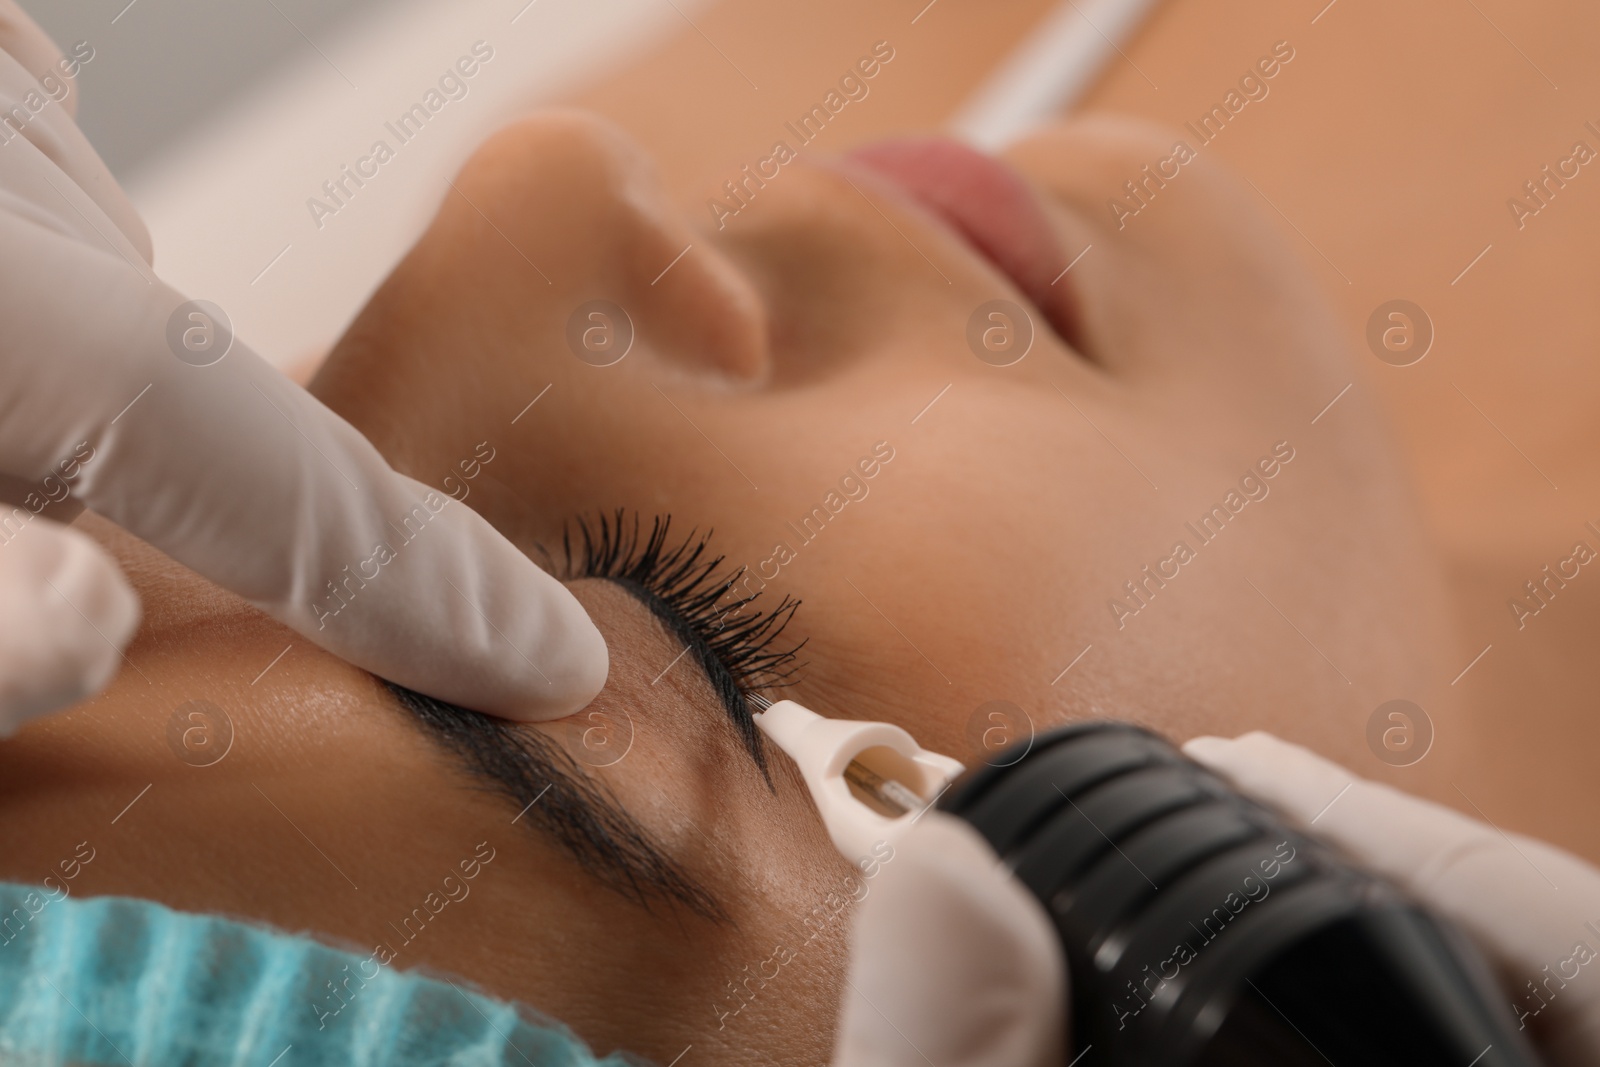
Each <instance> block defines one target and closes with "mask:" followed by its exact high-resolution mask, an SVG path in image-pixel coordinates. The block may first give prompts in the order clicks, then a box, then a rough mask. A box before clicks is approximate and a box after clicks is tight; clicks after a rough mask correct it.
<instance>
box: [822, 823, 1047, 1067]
mask: <svg viewBox="0 0 1600 1067" xmlns="http://www.w3.org/2000/svg"><path fill="white" fill-rule="evenodd" d="M866 884H867V886H868V887H869V890H868V895H867V897H866V899H865V900H863V901H862V902H861V904H860V906H859V908H858V909H857V912H856V915H855V919H854V922H853V924H852V926H851V931H850V977H849V984H848V985H847V986H846V987H845V1001H844V1011H843V1014H842V1017H841V1019H840V1025H839V1043H838V1047H837V1048H836V1049H835V1051H834V1059H833V1063H834V1067H927V1065H928V1064H930V1063H932V1064H937V1065H938V1067H1061V1064H1062V1063H1063V1062H1064V1060H1063V1059H1062V1055H1061V1054H1062V1050H1063V1049H1064V1048H1065V1041H1066V1023H1065V1010H1066V988H1067V978H1066V964H1065V962H1064V961H1063V960H1062V958H1061V950H1060V948H1059V947H1058V946H1057V942H1056V933H1055V929H1054V927H1052V926H1051V924H1050V919H1049V917H1048V916H1047V915H1046V914H1045V912H1044V909H1043V908H1042V907H1040V905H1039V902H1038V901H1037V900H1035V899H1034V898H1033V895H1032V894H1030V893H1029V892H1028V891H1027V889H1025V888H1024V887H1023V886H1022V885H1021V883H1019V882H1017V881H1016V880H1015V879H1013V878H1012V877H1011V875H1010V874H1009V873H1008V872H1007V871H1006V870H1005V869H1004V868H1003V867H1002V866H1001V865H1000V860H999V859H998V858H997V857H996V856H995V854H994V851H993V850H992V849H991V848H990V847H989V845H988V843H987V842H986V841H984V840H983V838H982V837H981V836H979V834H978V832H977V831H976V830H974V829H972V827H970V826H968V825H967V824H966V823H964V822H962V821H961V820H959V819H957V818H955V817H953V816H950V815H945V814H943V813H942V812H938V811H928V812H926V813H924V814H923V815H922V816H921V817H920V818H919V820H918V821H917V823H916V825H914V826H912V827H911V829H910V830H908V831H907V832H906V834H905V836H904V837H901V838H899V839H897V840H896V841H895V843H894V855H893V857H892V858H891V859H890V860H888V861H887V862H886V863H884V864H883V866H882V867H881V868H880V869H879V871H878V875H877V877H876V878H874V879H873V880H871V881H869V882H867V883H866Z"/></svg>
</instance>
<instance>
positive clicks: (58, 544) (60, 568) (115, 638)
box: [0, 519, 139, 737]
mask: <svg viewBox="0 0 1600 1067" xmlns="http://www.w3.org/2000/svg"><path fill="white" fill-rule="evenodd" d="M0 618H3V619H4V620H5V624H4V625H3V626H0V737H5V736H8V735H10V734H11V733H13V732H15V731H16V729H17V727H19V726H21V725H22V724H23V723H25V722H27V721H28V720H29V719H34V718H38V717H39V716H40V715H44V714H47V713H49V712H52V711H55V710H57V709H59V708H64V707H66V706H67V705H69V704H73V703H76V702H77V701H79V700H82V699H84V698H85V697H87V696H89V695H91V694H93V693H95V692H96V691H98V690H100V689H101V688H103V687H104V686H105V684H106V683H107V682H109V681H110V680H111V677H112V675H113V674H115V673H116V670H117V667H118V665H119V663H120V661H121V657H122V646H123V645H125V644H126V643H127V642H128V641H129V639H131V638H132V637H133V631H134V628H135V627H136V626H137V625H138V623H139V599H138V597H137V596H135V595H134V592H133V590H132V589H131V588H130V587H129V585H128V582H127V580H126V579H125V578H123V576H122V572H121V571H120V570H118V569H117V565H116V564H115V563H114V562H112V560H111V557H110V556H108V555H106V554H105V552H104V551H103V550H102V549H101V548H100V546H99V545H97V544H95V543H94V542H93V541H91V540H90V539H89V538H87V537H85V536H84V535H83V534H81V533H79V532H78V531H76V530H73V529H69V528H68V527H65V526H60V525H58V524H56V523H54V522H51V521H50V520H49V519H34V520H32V521H30V522H29V523H28V525H26V526H24V527H22V528H21V529H20V530H16V531H15V532H12V531H10V530H8V531H7V536H6V539H5V541H4V542H3V543H0Z"/></svg>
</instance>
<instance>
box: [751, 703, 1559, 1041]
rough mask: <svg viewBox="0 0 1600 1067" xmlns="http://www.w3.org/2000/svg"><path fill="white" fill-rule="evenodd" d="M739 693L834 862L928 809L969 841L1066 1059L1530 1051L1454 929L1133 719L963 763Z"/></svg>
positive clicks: (859, 852)
mask: <svg viewBox="0 0 1600 1067" xmlns="http://www.w3.org/2000/svg"><path fill="white" fill-rule="evenodd" d="M751 701H752V703H753V704H754V705H755V707H757V708H761V709H762V710H760V711H759V712H758V713H757V714H756V716H755V719H756V723H757V724H758V725H759V727H760V728H761V730H762V731H763V732H764V733H765V734H766V735H767V736H768V737H769V738H771V739H772V740H773V741H774V742H775V743H776V744H777V745H778V746H779V747H780V748H782V749H783V750H784V751H785V752H787V753H788V754H789V755H790V756H791V757H792V758H793V759H794V760H795V762H796V763H797V764H798V765H799V768H800V770H801V773H802V774H803V775H804V777H805V781H806V783H807V786H808V787H809V788H810V790H811V794H812V796H813V797H814V798H815V800H816V803H817V808H818V810H819V811H820V812H821V814H822V817H823V820H824V822H825V823H826V825H827V828H828V831H829V834H830V836H831V837H832V838H833V841H834V844H835V845H836V846H837V847H838V848H839V850H840V852H841V853H843V854H844V855H845V857H846V858H852V859H853V858H854V857H857V856H864V855H867V854H868V852H869V850H870V849H871V847H872V845H873V843H874V842H876V841H879V840H884V839H892V838H893V836H895V834H896V832H897V831H898V830H900V829H903V827H904V824H905V823H906V822H909V821H910V820H912V819H915V818H916V817H917V816H918V815H919V813H921V812H922V811H923V810H924V809H925V808H927V807H928V806H929V805H930V804H932V805H934V806H935V807H936V809H937V810H939V811H942V812H945V813H947V814H949V815H952V816H955V817H957V818H960V819H963V820H965V821H966V822H967V823H969V824H971V825H972V826H973V827H974V828H975V829H976V830H977V831H978V833H979V834H981V835H982V836H983V838H984V839H985V840H986V841H988V842H989V844H990V845H991V846H992V847H993V848H994V850H995V852H996V854H998V855H999V856H1000V858H1001V859H1002V860H1003V862H1004V863H1005V865H1006V867H1007V868H1008V869H1009V870H1010V871H1011V873H1012V875H1013V876H1014V877H1016V878H1017V879H1018V880H1019V881H1020V882H1022V884H1023V885H1024V886H1026V887H1027V889H1028V890H1029V891H1030V892H1031V893H1032V894H1033V895H1034V896H1035V897H1036V898H1037V899H1038V901H1039V903H1040V904H1041V905H1042V906H1043V907H1044V910H1045V912H1046V913H1047V914H1048V915H1049V917H1050V919H1051V921H1052V922H1053V923H1054V926H1055V930H1056V935H1057V937H1058V939H1059V943H1060V947H1061V951H1062V953H1063V955H1064V956H1065V959H1066V961H1067V969H1068V972H1069V975H1070V990H1071V992H1070V1001H1071V1002H1070V1004H1069V1005H1068V1006H1067V1007H1068V1012H1067V1014H1068V1017H1069V1018H1070V1020H1071V1039H1072V1045H1071V1048H1070V1051H1069V1052H1068V1054H1067V1055H1068V1062H1071V1063H1073V1064H1074V1065H1075V1067H1095V1065H1097V1064H1098V1065H1105V1067H1122V1065H1130V1067H1131V1065H1135V1064H1162V1065H1163V1067H1223V1065H1230V1067H1231V1065H1238V1064H1272V1065H1274V1067H1300V1065H1305V1067H1326V1065H1327V1064H1328V1063H1330V1062H1331V1063H1336V1064H1346V1063H1350V1064H1362V1065H1363V1067H1385V1065H1394V1067H1401V1065H1404V1067H1418V1065H1425V1064H1427V1065H1431V1064H1439V1065H1446V1064H1450V1065H1459V1067H1467V1065H1468V1064H1471V1065H1472V1067H1534V1065H1537V1064H1538V1063H1539V1062H1540V1060H1539V1059H1538V1057H1537V1056H1536V1055H1535V1053H1534V1052H1533V1050H1532V1047H1531V1046H1530V1045H1529V1043H1528V1041H1527V1039H1526V1038H1525V1037H1524V1036H1523V1035H1522V1034H1521V1033H1520V1032H1519V1031H1518V1029H1517V1026H1516V1021H1515V1020H1514V1019H1513V1018H1512V1016H1511V1013H1510V1011H1509V1009H1508V1008H1507V1006H1506V1000H1505V998H1504V997H1503V996H1500V995H1498V994H1497V992H1496V989H1495V986H1494V984H1493V981H1492V979H1491V976H1490V972H1489V969H1488V966H1487V964H1486V963H1485V962H1484V960H1483V959H1482V958H1481V956H1480V954H1479V953H1478V951H1477V949H1476V947H1475V946H1474V945H1472V944H1471V943H1469V942H1468V941H1467V939H1466V938H1465V936H1464V935H1462V934H1461V933H1460V932H1459V931H1457V930H1456V929H1455V927H1454V926H1453V925H1452V924H1450V923H1449V922H1447V921H1445V920H1443V919H1441V918H1439V917H1437V916H1435V915H1433V914H1432V913H1431V912H1429V911H1427V910H1426V909H1424V908H1423V907H1422V906H1421V905H1420V904H1418V903H1417V902H1416V901H1414V900H1412V899H1411V898H1410V897H1409V896H1407V895H1406V894H1405V893H1403V892H1402V891H1400V890H1399V889H1398V888H1396V887H1394V886H1392V885H1391V884H1390V883H1388V882H1386V881H1384V880H1383V879H1380V878H1378V877H1376V876H1374V875H1372V874H1368V873H1366V872H1364V871H1362V870H1360V869H1359V868H1357V867H1356V866H1354V865H1353V864H1352V863H1351V862H1350V861H1349V860H1348V859H1347V858H1345V857H1344V856H1342V855H1341V854H1340V853H1339V852H1338V851H1337V850H1335V849H1334V848H1333V847H1332V846H1331V845H1329V844H1327V843H1325V842H1323V841H1321V840H1319V839H1318V838H1316V837H1315V836H1313V835H1312V834H1310V833H1309V832H1307V831H1305V830H1302V829H1300V828H1298V827H1296V826H1294V825H1293V824H1291V823H1290V822H1289V820H1287V819H1286V818H1285V817H1284V816H1282V815H1280V814H1279V813H1277V812H1275V811H1273V810H1271V809H1269V808H1267V807H1266V806H1264V805H1262V804H1260V803H1258V802H1256V801H1254V800H1251V799H1249V798H1247V797H1245V796H1243V795H1241V794H1240V793H1238V792H1237V791H1235V790H1234V789H1233V788H1232V787H1231V786H1230V785H1229V784H1228V783H1227V782H1225V781H1224V780H1223V779H1221V778H1220V777H1218V776H1216V775H1215V774H1213V773H1211V772H1210V771H1208V770H1206V769H1205V768H1204V767H1202V766H1200V765H1199V764H1198V763H1195V762H1194V761H1193V760H1190V759H1189V758H1187V757H1186V756H1184V755H1183V754H1182V753H1181V752H1180V751H1178V749H1176V748H1175V747H1173V746H1172V745H1171V744H1169V743H1168V742H1167V741H1166V740H1164V739H1163V738H1161V737H1160V736H1158V735H1156V734H1154V733H1152V732H1150V731H1148V730H1145V729H1143V728H1141V727H1138V726H1134V725H1131V724H1128V723H1122V722H1109V721H1105V722H1102V721H1095V722H1084V723H1078V724H1075V725H1072V726H1068V727H1065V728H1062V729H1059V730H1056V731H1053V732H1051V733H1047V734H1042V735H1040V736H1038V737H1036V738H1033V739H1031V740H1030V741H1027V742H1024V743H1022V744H1020V745H1017V746H1014V747H1013V748H1010V749H1003V750H1001V751H1000V752H998V753H997V754H996V755H995V756H994V757H993V758H992V759H991V760H990V761H989V762H988V763H986V764H984V765H983V766H981V767H977V768H975V769H973V770H971V771H970V772H966V773H962V769H961V766H960V764H958V763H957V762H956V761H954V760H952V759H950V758H949V757H948V756H942V755H939V754H937V753H933V752H928V751H926V750H924V749H922V748H921V747H920V746H918V745H917V743H916V741H915V740H914V739H913V738H912V737H911V735H910V734H909V733H907V732H906V731H904V730H902V729H900V728H899V727H896V726H891V725H889V724H887V723H873V722H856V721H853V720H839V719H826V718H823V717H821V716H818V715H816V714H814V713H813V712H811V711H809V710H807V709H806V708H804V707H802V706H801V705H799V704H796V703H794V702H793V701H789V700H784V701H779V702H777V703H769V702H767V701H765V700H763V699H762V698H760V697H753V698H751ZM1079 1055H1082V1059H1073V1057H1076V1056H1079Z"/></svg>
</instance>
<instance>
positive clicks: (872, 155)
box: [845, 137, 1077, 346]
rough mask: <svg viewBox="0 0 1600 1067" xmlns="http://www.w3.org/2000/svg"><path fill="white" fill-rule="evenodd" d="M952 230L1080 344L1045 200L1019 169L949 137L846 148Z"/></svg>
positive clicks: (1061, 255)
mask: <svg viewBox="0 0 1600 1067" xmlns="http://www.w3.org/2000/svg"><path fill="white" fill-rule="evenodd" d="M845 158H847V159H849V160H852V161H854V162H855V163H858V164H860V165H862V166H864V167H866V168H868V169H869V170H871V171H873V172H874V173H876V174H878V175H879V176H881V177H883V178H886V179H888V180H889V181H890V182H892V183H893V184H894V185H895V186H896V187H897V188H899V189H900V190H901V191H902V192H904V193H905V194H906V195H907V196H908V197H909V198H910V199H911V200H912V201H914V202H915V203H917V204H918V205H920V206H921V207H922V208H924V209H925V210H927V211H929V212H931V213H932V214H933V215H934V216H936V217H937V218H938V219H940V221H942V222H944V223H945V224H946V225H947V226H949V227H950V228H951V229H953V230H955V232H956V233H958V234H959V235H960V236H961V237H962V238H963V239H964V240H965V241H966V242H967V244H969V245H970V246H971V247H972V248H973V250H974V251H976V252H977V253H978V254H979V255H981V256H983V258H984V259H986V260H988V261H989V262H990V263H991V264H993V265H994V266H995V268H996V269H998V270H999V271H1000V272H1001V273H1003V274H1004V275H1005V276H1006V277H1008V278H1010V279H1011V280H1012V282H1013V283H1015V284H1016V286H1017V288H1018V289H1020V290H1022V292H1023V294H1024V295H1026V296H1027V297H1028V299H1029V300H1031V301H1032V302H1033V303H1034V305H1035V306H1037V307H1038V308H1039V310H1040V311H1042V312H1043V313H1044V315H1045V318H1047V319H1048V320H1049V321H1050V325H1051V326H1053V327H1054V328H1055V330H1056V332H1057V333H1058V334H1060V335H1061V337H1063V338H1064V339H1066V340H1067V341H1068V343H1070V344H1073V345H1075V346H1077V315H1076V302H1075V298H1074V296H1073V294H1072V291H1071V289H1069V288H1068V285H1067V283H1066V281H1065V279H1064V278H1063V277H1062V275H1063V273H1064V269H1065V268H1066V266H1067V264H1068V262H1069V260H1068V258H1067V256H1066V254H1065V252H1064V250H1063V249H1062V247H1061V242H1060V240H1059V239H1058V238H1057V237H1056V232H1055V226H1054V224H1053V223H1052V222H1051V220H1050V217H1049V215H1047V214H1046V212H1045V209H1044V205H1043V204H1042V203H1041V202H1040V200H1039V197H1038V195H1037V194H1036V193H1035V192H1034V191H1033V187H1032V186H1031V185H1029V183H1028V181H1027V179H1025V178H1024V177H1023V176H1022V175H1021V174H1020V173H1018V171H1017V170H1016V169H1015V168H1013V167H1011V166H1010V165H1008V164H1006V163H1002V162H1001V161H999V160H997V159H995V158H993V157H992V156H987V155H984V154H983V153H982V152H978V151H975V150H974V149H971V148H968V147H967V146H966V145H964V144H961V143H960V142H958V141H953V140H950V139H949V138H946V137H912V138H893V139H890V140H884V141H875V142H873V143H871V144H868V145H865V146H863V147H860V148H857V149H854V150H853V151H851V152H849V153H847V155H846V157H845Z"/></svg>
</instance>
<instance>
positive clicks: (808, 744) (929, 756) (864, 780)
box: [746, 695, 966, 863]
mask: <svg viewBox="0 0 1600 1067" xmlns="http://www.w3.org/2000/svg"><path fill="white" fill-rule="evenodd" d="M746 699H748V700H749V701H750V703H751V704H752V705H753V706H754V707H756V708H758V709H760V710H758V711H757V712H756V713H755V716H754V718H755V723H756V725H757V726H759V727H760V728H761V731H762V732H763V733H765V734H766V735H767V736H768V737H770V738H771V739H772V741H773V743H774V744H776V745H777V746H778V747H779V748H781V749H783V750H784V751H785V752H787V753H788V754H789V757H790V758H791V759H793V760H794V761H795V763H796V764H797V765H798V766H799V767H800V773H801V774H802V775H803V776H804V777H805V780H806V786H807V787H808V788H809V789H810V790H811V798H812V800H814V801H815V802H816V805H817V810H818V811H819V812H820V813H821V814H822V822H823V825H825V826H826V827H827V828H828V836H829V837H831V838H833V844H834V847H835V848H837V849H838V850H839V851H840V852H841V853H843V855H844V857H845V859H847V860H850V861H851V862H852V863H854V862H856V861H858V860H860V859H862V858H863V857H866V856H868V855H870V854H871V853H872V851H873V846H874V845H876V844H877V843H878V842H880V841H888V842H891V843H892V842H893V841H894V839H895V838H896V837H898V836H899V835H900V834H901V833H902V832H904V830H905V829H906V828H907V827H909V826H910V825H911V823H912V821H914V820H915V819H916V817H917V816H918V815H919V814H921V813H922V811H923V809H925V808H926V807H927V806H928V805H929V804H931V803H933V801H934V800H936V799H937V798H938V796H939V794H940V793H942V792H943V791H944V788H945V787H946V786H947V785H949V784H950V783H951V782H952V781H954V780H955V778H956V776H958V775H959V774H961V772H962V771H963V770H965V769H966V768H964V767H963V766H962V765H961V764H960V763H958V762H957V761H955V760H953V759H951V758H950V757H949V756H943V755H940V754H939V753H937V752H929V751H928V750H927V749H925V748H923V747H922V746H920V745H918V744H917V742H916V739H915V738H913V737H912V736H911V735H910V734H909V733H907V732H906V731H905V730H902V729H901V728H900V727H898V726H893V725H891V724H889V723H886V722H859V721H856V720H854V719H827V718H823V717H822V716H821V715H818V714H817V713H816V712H814V711H811V710H810V709H809V708H806V707H803V706H802V705H800V704H796V703H795V702H794V701H792V700H780V701H778V702H777V703H775V704H774V703H772V702H770V701H768V700H766V699H765V698H763V697H759V696H754V695H752V696H749V697H747V698H746Z"/></svg>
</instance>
